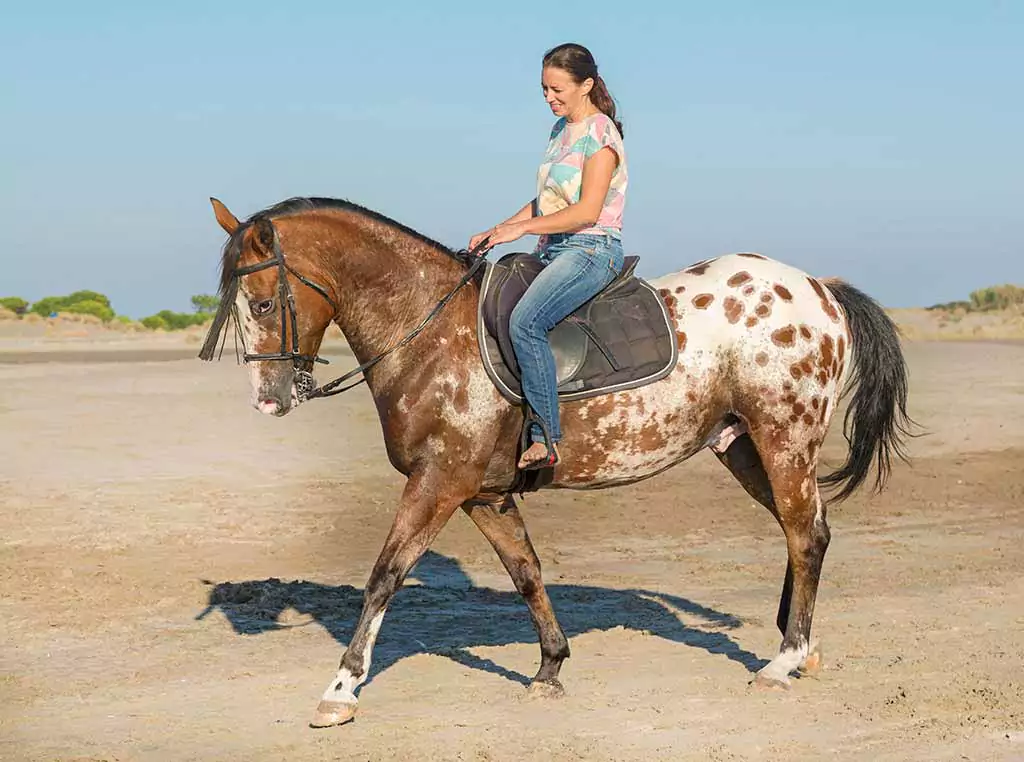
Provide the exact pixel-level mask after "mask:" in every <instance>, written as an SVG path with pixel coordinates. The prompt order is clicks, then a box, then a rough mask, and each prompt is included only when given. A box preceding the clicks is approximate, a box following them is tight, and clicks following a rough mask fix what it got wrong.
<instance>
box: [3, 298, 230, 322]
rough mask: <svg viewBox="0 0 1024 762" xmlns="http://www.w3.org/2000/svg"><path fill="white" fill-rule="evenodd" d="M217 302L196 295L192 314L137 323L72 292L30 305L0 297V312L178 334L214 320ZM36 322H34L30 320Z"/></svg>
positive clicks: (105, 303)
mask: <svg viewBox="0 0 1024 762" xmlns="http://www.w3.org/2000/svg"><path fill="white" fill-rule="evenodd" d="M219 304H220V299H219V298H218V297H216V296H211V295H209V294H197V295H195V296H193V297H192V308H193V309H194V310H195V311H194V312H172V311H171V310H160V312H158V313H156V314H155V315H150V316H148V317H144V318H142V319H141V320H139V321H135V320H132V319H131V318H130V317H127V316H125V315H118V314H117V312H116V311H115V310H114V308H113V306H112V305H111V304H110V299H109V298H108V297H107V296H105V295H104V294H101V293H99V292H97V291H75V292H74V293H73V294H68V295H67V296H47V297H44V298H42V299H40V300H38V301H36V302H29V301H28V300H27V299H22V298H21V297H20V296H5V297H0V311H6V312H7V313H13V315H14V316H17V317H24V316H28V315H38V316H39V317H40V318H51V317H56V316H60V315H62V314H64V315H91V316H92V317H94V318H97V319H99V320H100V321H101V322H103V323H117V324H118V325H122V326H128V327H138V328H148V329H150V330H153V331H157V330H160V331H179V330H182V329H184V328H189V327H191V326H194V325H202V324H203V323H206V322H208V321H210V320H212V319H213V313H215V312H216V311H217V307H218V306H219ZM33 319H37V318H33Z"/></svg>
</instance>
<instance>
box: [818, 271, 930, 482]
mask: <svg viewBox="0 0 1024 762" xmlns="http://www.w3.org/2000/svg"><path fill="white" fill-rule="evenodd" d="M824 284H825V285H826V286H827V287H828V290H829V291H831V292H832V295H833V296H835V298H836V301H838V302H839V304H840V305H842V307H843V310H845V312H846V320H847V323H848V325H849V326H850V335H851V343H852V346H851V348H850V349H851V351H852V353H853V373H852V375H851V376H850V380H849V382H848V383H847V385H846V388H845V389H844V390H843V393H842V396H843V397H846V396H847V395H849V394H850V393H852V394H853V397H852V399H851V400H850V404H849V406H848V407H847V409H846V415H845V416H844V418H843V436H844V437H846V441H847V443H848V444H849V446H850V451H849V454H848V455H847V457H846V462H845V463H844V464H843V465H842V466H841V467H840V468H839V469H838V470H836V471H834V472H833V473H831V474H828V475H827V476H821V477H819V478H818V484H819V485H821V486H822V487H827V488H838V489H839V491H838V492H837V493H836V494H835V495H834V496H833V497H832V500H834V501H836V502H841V501H843V500H845V499H846V498H848V497H849V496H850V495H851V494H853V493H854V492H855V491H856V490H857V488H858V487H860V485H861V484H862V483H863V481H864V479H865V478H866V477H867V475H868V471H870V470H871V461H872V460H875V461H877V467H878V473H877V475H876V477H875V486H874V492H875V493H878V492H881V491H882V488H883V487H884V486H885V483H886V481H887V480H888V478H889V474H890V472H891V471H892V456H893V455H896V456H897V457H898V458H900V460H903V461H904V462H908V461H907V455H906V450H905V443H904V438H905V437H908V436H915V435H914V434H912V433H911V427H913V426H916V424H915V423H914V421H913V420H912V419H911V418H910V416H909V415H907V366H906V362H905V361H904V358H903V352H902V350H901V348H900V335H899V329H898V328H897V327H896V325H895V323H893V321H892V320H891V319H890V318H889V316H888V315H886V314H885V310H883V309H882V307H881V306H880V305H879V304H878V303H877V302H876V301H875V300H874V299H872V298H871V297H870V296H868V295H867V294H865V293H864V292H862V291H859V290H858V289H856V288H854V287H853V286H851V285H849V284H848V283H844V282H843V281H841V280H837V279H829V280H827V281H824Z"/></svg>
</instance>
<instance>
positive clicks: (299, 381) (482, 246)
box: [199, 220, 489, 402]
mask: <svg viewBox="0 0 1024 762" xmlns="http://www.w3.org/2000/svg"><path fill="white" fill-rule="evenodd" d="M267 222H268V223H269V224H270V229H271V231H272V233H273V247H272V248H273V252H272V256H271V258H270V259H268V260H266V261H265V262H259V263H258V264H255V265H248V266H246V267H236V268H235V269H234V271H233V273H232V279H231V285H230V286H229V288H228V289H227V290H226V292H225V294H224V296H223V297H222V299H221V304H220V307H219V309H218V310H217V315H216V317H215V318H214V321H213V324H212V325H211V326H210V330H209V333H208V334H207V337H206V341H205V342H204V344H203V349H202V351H200V353H199V357H200V358H201V359H203V360H212V359H213V355H214V352H215V350H216V345H217V339H218V338H219V336H220V334H221V332H222V330H223V328H224V324H225V323H226V322H227V318H228V315H229V313H230V316H231V317H233V318H234V322H235V337H236V339H241V342H242V362H243V363H250V362H262V361H280V360H284V361H290V362H291V363H292V370H293V371H294V373H295V380H294V384H295V391H296V394H297V396H298V398H299V401H300V402H305V401H306V400H311V399H316V398H317V397H332V396H334V395H335V394H341V393H342V392H347V391H348V390H349V389H352V388H353V387H356V386H359V384H362V383H365V381H366V375H365V373H366V371H368V370H369V369H370V368H372V367H373V366H374V365H376V364H377V363H379V362H380V361H381V360H383V359H384V358H385V357H387V356H388V355H390V354H391V353H392V352H394V351H396V350H398V349H400V348H401V347H404V346H405V345H406V344H408V343H409V342H410V341H412V340H413V339H415V338H416V337H417V336H418V335H419V334H420V333H421V332H422V331H423V329H424V328H426V327H427V325H428V324H429V323H430V321H431V320H433V319H434V318H435V317H437V315H438V313H440V312H441V310H442V309H444V307H445V305H447V304H448V302H450V301H451V300H452V299H453V298H454V296H455V294H457V293H458V292H459V291H460V290H461V289H462V287H463V286H465V285H466V284H467V283H469V282H470V281H471V280H472V279H473V277H474V276H475V275H476V273H477V272H478V271H479V270H480V268H481V267H483V266H484V264H485V263H486V262H487V260H486V258H485V257H483V256H481V255H482V254H483V252H484V251H486V249H487V243H488V241H489V238H485V239H484V240H483V241H481V242H480V243H478V244H477V245H476V246H474V247H473V249H472V250H471V251H469V252H468V253H467V255H468V256H469V257H471V258H472V259H473V263H472V264H471V265H470V267H469V269H468V270H467V271H466V273H465V275H463V276H462V277H461V278H460V279H459V282H458V283H456V284H455V286H454V287H453V288H452V289H451V290H450V291H449V292H448V293H447V294H445V295H444V296H443V297H442V298H441V299H440V300H439V301H438V302H437V304H436V305H434V308H433V309H432V310H431V311H430V312H429V313H428V314H427V316H426V317H425V318H423V320H422V322H420V324H419V325H418V326H417V327H416V328H414V329H413V330H412V331H410V332H409V333H408V334H406V335H405V336H404V337H403V338H402V339H400V340H399V341H398V342H396V343H395V344H394V345H392V346H391V347H389V348H388V349H386V350H384V351H383V352H381V353H380V354H378V355H377V356H376V357H374V358H372V359H371V360H368V361H367V362H364V363H363V364H362V365H360V366H359V367H358V368H353V369H352V370H350V371H349V372H348V373H345V374H344V375H343V376H339V377H338V378H336V379H334V380H333V381H329V382H328V383H326V384H323V385H322V386H317V385H316V379H315V378H314V377H313V374H312V373H311V372H310V371H311V369H312V367H313V365H314V363H321V364H323V365H328V364H329V362H328V361H327V360H325V359H323V358H322V357H320V356H319V355H316V354H314V355H304V354H302V353H301V352H300V351H299V332H298V316H297V314H296V311H295V294H294V293H293V292H292V288H291V285H290V284H289V283H288V274H289V273H291V274H292V275H293V276H295V278H296V280H298V281H299V282H300V283H302V284H303V285H305V286H308V287H309V288H311V289H313V290H314V291H316V293H318V294H319V295H320V296H321V297H323V298H324V299H325V300H326V301H327V303H328V304H330V305H331V309H332V310H333V311H334V313H333V316H332V322H333V320H334V319H336V318H337V316H338V310H339V307H338V304H337V302H335V301H334V299H332V298H331V296H330V294H328V293H327V290H326V289H325V288H324V287H323V286H320V285H319V284H317V283H314V282H313V281H311V280H310V279H309V278H306V277H305V276H304V275H302V274H301V273H300V272H298V271H297V270H295V268H293V267H292V266H291V265H290V264H288V263H287V262H286V261H285V256H284V250H283V249H282V248H281V241H280V239H279V238H278V235H277V228H276V227H274V223H273V221H271V220H267ZM271 267H276V268H277V296H278V304H279V305H280V311H281V349H280V351H279V352H273V353H262V354H251V353H250V352H249V351H248V349H247V348H246V346H245V337H244V335H242V332H241V328H240V325H241V323H240V322H239V319H238V305H237V304H236V303H235V296H236V295H237V293H238V286H239V281H240V279H241V278H243V277H245V276H246V275H251V274H252V273H255V272H260V271H261V270H266V269H269V268H271ZM289 325H290V326H291V346H290V347H289V346H288V343H287V341H286V339H285V336H286V334H287V331H286V330H285V329H286V327H287V326H289ZM225 338H226V336H225ZM222 351H223V343H222ZM236 352H237V350H236ZM359 374H363V377H362V378H360V379H359V380H358V381H355V382H353V383H351V384H348V385H347V386H342V385H343V384H344V383H345V382H346V381H348V380H349V379H351V378H353V377H354V376H357V375H359Z"/></svg>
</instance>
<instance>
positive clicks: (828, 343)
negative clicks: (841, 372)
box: [821, 333, 837, 375]
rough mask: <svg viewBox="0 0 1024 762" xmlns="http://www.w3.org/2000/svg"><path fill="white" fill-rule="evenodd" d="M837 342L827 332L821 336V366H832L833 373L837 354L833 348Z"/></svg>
mask: <svg viewBox="0 0 1024 762" xmlns="http://www.w3.org/2000/svg"><path fill="white" fill-rule="evenodd" d="M834 347H835V342H833V341H832V337H831V336H829V335H828V334H827V333H826V334H825V335H824V336H822V337H821V367H822V368H830V369H831V370H832V373H833V375H834V374H835V365H836V364H837V363H836V360H835V355H834V354H833V348H834Z"/></svg>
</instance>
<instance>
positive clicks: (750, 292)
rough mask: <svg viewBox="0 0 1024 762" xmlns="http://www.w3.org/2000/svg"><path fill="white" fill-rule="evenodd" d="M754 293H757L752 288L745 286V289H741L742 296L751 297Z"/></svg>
mask: <svg viewBox="0 0 1024 762" xmlns="http://www.w3.org/2000/svg"><path fill="white" fill-rule="evenodd" d="M755 291H757V289H756V288H754V287H753V286H745V287H744V288H743V295H744V296H751V295H753V293H754V292H755Z"/></svg>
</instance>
